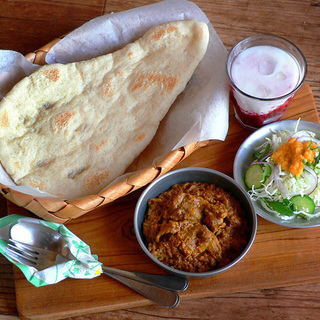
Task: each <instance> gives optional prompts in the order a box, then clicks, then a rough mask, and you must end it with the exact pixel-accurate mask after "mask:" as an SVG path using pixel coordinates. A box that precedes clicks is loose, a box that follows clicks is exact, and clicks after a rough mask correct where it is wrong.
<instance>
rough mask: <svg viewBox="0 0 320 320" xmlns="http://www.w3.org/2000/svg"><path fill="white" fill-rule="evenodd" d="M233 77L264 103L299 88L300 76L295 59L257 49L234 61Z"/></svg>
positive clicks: (271, 49)
mask: <svg viewBox="0 0 320 320" xmlns="http://www.w3.org/2000/svg"><path fill="white" fill-rule="evenodd" d="M231 77H232V80H233V82H234V84H235V85H236V86H237V87H238V88H239V89H240V90H241V91H243V92H245V93H246V94H249V95H251V96H253V97H257V98H262V99H266V98H267V99H271V98H277V97H281V96H283V95H286V94H287V93H289V92H291V91H292V90H293V89H294V88H295V87H296V85H297V84H298V81H299V77H300V72H299V67H298V64H297V62H296V60H295V58H294V57H292V56H291V55H290V54H289V53H287V52H286V51H284V50H282V49H279V48H276V47H272V46H265V45H264V46H254V47H251V48H248V49H246V50H244V51H242V52H241V53H240V54H238V56H237V57H236V58H235V60H234V62H233V64H232V68H231Z"/></svg>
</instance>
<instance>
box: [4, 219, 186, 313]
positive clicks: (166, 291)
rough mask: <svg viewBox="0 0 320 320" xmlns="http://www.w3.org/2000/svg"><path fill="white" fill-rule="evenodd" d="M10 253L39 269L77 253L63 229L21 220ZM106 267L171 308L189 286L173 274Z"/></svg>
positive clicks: (108, 272)
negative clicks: (66, 240) (72, 251)
mask: <svg viewBox="0 0 320 320" xmlns="http://www.w3.org/2000/svg"><path fill="white" fill-rule="evenodd" d="M10 233H11V238H10V239H9V240H8V248H7V250H6V253H7V255H8V256H9V257H10V258H11V259H12V260H13V261H16V262H18V263H21V264H24V265H27V266H31V267H34V268H35V269H37V270H38V271H40V270H44V269H47V268H49V267H51V266H53V265H55V264H56V263H57V262H58V261H60V262H67V261H69V260H74V259H76V257H74V256H73V254H72V253H71V252H70V250H69V248H68V246H67V244H66V242H65V240H64V238H63V237H62V236H61V234H60V233H58V232H56V231H55V230H53V229H51V228H49V227H46V226H44V225H40V224H35V223H28V222H20V223H18V224H16V225H14V226H13V227H12V228H11V232H10ZM102 271H103V273H104V274H106V275H108V276H109V277H111V278H113V279H115V280H118V281H119V282H121V283H122V284H124V285H126V286H128V287H129V288H131V289H133V290H134V291H136V292H138V293H139V294H141V295H143V296H145V297H146V298H148V299H150V300H151V301H154V302H156V303H158V304H159V305H162V306H164V307H167V308H174V307H176V306H177V305H178V304H179V302H180V297H179V295H178V292H182V291H185V290H186V289H187V288H188V285H189V283H188V280H187V279H184V278H181V277H177V276H173V275H155V274H148V273H141V272H132V271H126V270H121V269H117V268H111V267H107V266H105V265H102Z"/></svg>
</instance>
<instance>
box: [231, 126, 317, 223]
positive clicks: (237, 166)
mask: <svg viewBox="0 0 320 320" xmlns="http://www.w3.org/2000/svg"><path fill="white" fill-rule="evenodd" d="M298 121H299V126H300V128H299V127H298V130H311V127H312V128H313V129H315V128H317V129H318V130H317V132H318V133H317V132H316V133H317V136H320V124H319V123H316V122H312V121H305V120H280V121H277V122H273V123H270V124H268V125H265V126H263V127H261V128H259V129H258V130H256V131H254V132H252V133H251V134H250V135H249V136H248V137H247V138H246V139H245V140H244V141H243V142H242V143H241V145H240V147H239V149H238V151H237V153H236V155H235V158H234V163H233V176H234V179H235V180H236V181H237V183H238V184H239V185H240V186H241V187H242V188H243V189H244V190H245V192H247V189H246V187H245V185H244V181H243V178H242V175H241V173H240V171H241V170H244V169H243V168H245V163H242V161H241V155H242V153H244V152H246V153H248V152H250V150H252V149H253V147H254V146H255V145H257V144H258V141H260V140H263V139H264V138H265V137H266V136H267V135H270V134H271V133H272V131H278V130H290V129H291V128H295V126H296V124H297V123H298ZM261 133H263V134H262V135H261ZM253 139H254V140H253ZM251 140H253V141H252V142H251ZM250 142H251V145H250V146H248V144H249V143H250ZM252 203H253V206H254V209H255V211H256V213H257V214H258V215H259V216H260V217H262V218H263V219H266V220H268V221H269V222H272V223H275V224H277V225H280V226H284V227H288V228H299V229H303V228H315V227H319V226H320V217H318V218H317V221H318V222H317V223H314V224H299V222H297V223H294V222H291V223H290V221H293V220H284V219H281V218H279V217H276V216H273V215H271V214H269V213H267V212H266V211H264V210H262V209H261V208H260V206H259V205H258V204H257V203H256V201H252ZM309 221H312V220H309Z"/></svg>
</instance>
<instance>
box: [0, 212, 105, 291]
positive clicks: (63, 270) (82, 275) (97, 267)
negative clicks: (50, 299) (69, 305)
mask: <svg viewBox="0 0 320 320" xmlns="http://www.w3.org/2000/svg"><path fill="white" fill-rule="evenodd" d="M19 222H30V223H35V224H42V225H44V226H47V227H49V228H51V229H53V230H56V231H57V232H59V233H60V234H61V235H62V236H63V238H64V239H65V241H66V242H67V244H68V247H69V249H70V251H71V253H72V254H73V255H74V256H75V257H76V258H77V259H76V260H70V261H67V262H65V261H63V262H61V263H60V262H58V261H59V260H58V259H57V261H56V264H55V265H54V266H52V267H49V268H47V269H44V270H41V271H38V270H37V269H35V268H34V267H29V266H26V265H24V264H21V263H17V262H16V261H13V260H12V259H11V258H9V256H8V255H7V253H6V250H7V247H8V239H9V238H10V229H11V227H12V226H13V225H15V224H16V223H19ZM0 252H1V253H2V254H3V255H4V256H5V257H6V258H7V259H8V260H9V261H11V262H12V263H13V264H15V265H16V266H17V267H18V268H19V269H20V270H21V271H22V272H23V274H24V275H25V277H26V279H27V280H28V281H29V282H31V283H32V284H33V285H35V286H36V287H41V286H45V285H50V284H55V283H58V282H60V281H62V280H64V279H66V278H75V279H92V278H95V277H97V276H99V275H101V273H102V269H101V266H102V263H101V262H99V261H98V256H96V255H92V254H91V250H90V247H89V246H88V245H87V244H86V243H84V242H83V241H82V240H81V239H80V238H78V237H77V236H76V235H75V234H73V233H72V232H71V231H70V230H69V229H68V228H67V227H66V226H64V225H63V224H58V223H53V222H49V221H44V220H40V219H35V218H28V217H24V216H20V215H17V214H13V215H9V216H7V217H4V218H1V219H0Z"/></svg>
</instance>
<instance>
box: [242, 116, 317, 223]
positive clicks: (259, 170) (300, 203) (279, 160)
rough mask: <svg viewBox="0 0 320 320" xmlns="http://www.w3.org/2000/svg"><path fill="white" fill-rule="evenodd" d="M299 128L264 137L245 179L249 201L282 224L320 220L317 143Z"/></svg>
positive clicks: (314, 136) (311, 134) (314, 138)
mask: <svg viewBox="0 0 320 320" xmlns="http://www.w3.org/2000/svg"><path fill="white" fill-rule="evenodd" d="M298 126H299V121H298V122H297V125H296V128H295V130H294V132H290V131H284V130H283V131H276V132H272V133H271V135H270V136H269V137H266V138H265V140H264V142H263V143H262V144H261V145H259V146H258V147H257V148H256V149H255V150H254V155H253V161H252V162H251V163H250V165H249V167H248V169H247V170H246V172H245V175H244V182H245V184H246V186H247V188H248V193H249V195H250V197H251V199H252V200H254V201H259V202H260V203H261V205H262V207H263V208H264V209H265V210H267V211H268V212H270V213H273V214H275V215H276V216H278V217H279V218H281V219H285V220H289V219H295V218H303V219H312V218H315V217H319V216H320V187H319V181H320V152H319V148H320V140H318V139H317V138H316V134H315V133H314V132H310V131H307V130H298ZM297 170H300V171H299V172H298V173H297Z"/></svg>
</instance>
